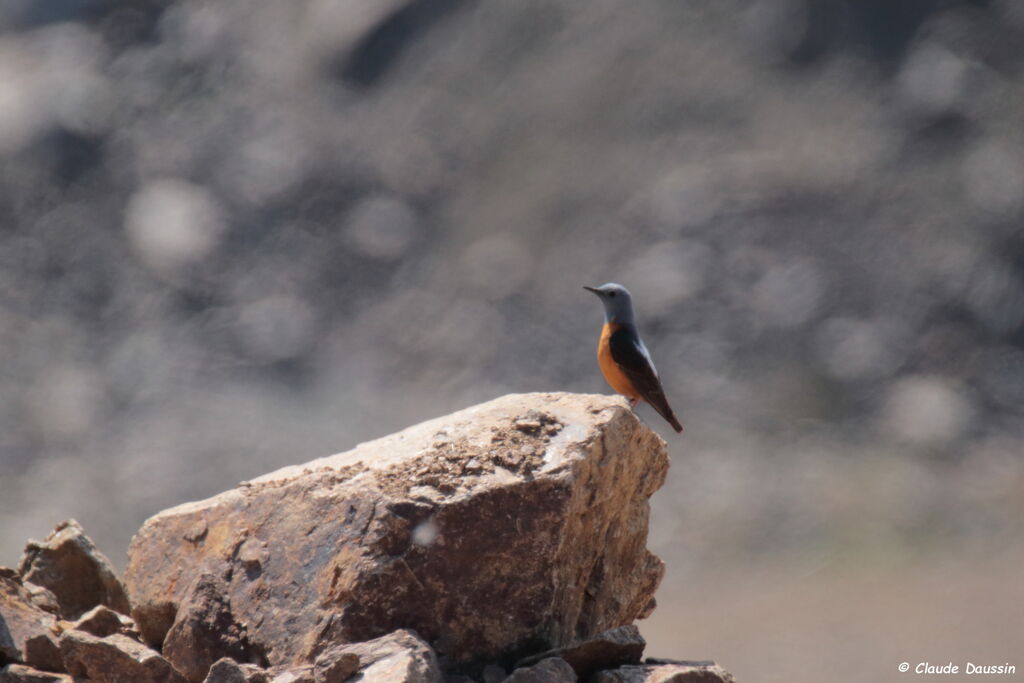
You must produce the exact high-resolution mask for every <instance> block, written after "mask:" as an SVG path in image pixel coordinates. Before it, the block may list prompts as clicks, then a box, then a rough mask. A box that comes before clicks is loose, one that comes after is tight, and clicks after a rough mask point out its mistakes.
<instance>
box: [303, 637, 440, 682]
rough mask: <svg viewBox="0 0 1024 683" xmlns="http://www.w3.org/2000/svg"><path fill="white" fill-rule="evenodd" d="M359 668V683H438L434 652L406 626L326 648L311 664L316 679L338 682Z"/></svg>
mask: <svg viewBox="0 0 1024 683" xmlns="http://www.w3.org/2000/svg"><path fill="white" fill-rule="evenodd" d="M353 664H354V666H352V665H353ZM356 671H358V672H359V680H360V681H361V682H362V683H392V682H393V683H403V682H404V683H441V681H442V676H441V669H440V668H439V666H438V663H437V656H436V655H435V654H434V651H433V650H431V649H430V646H429V645H427V644H426V643H425V642H423V639H421V638H420V637H419V636H418V635H416V634H415V633H413V632H412V631H408V630H405V629H402V630H399V631H395V632H394V633H389V634H388V635H386V636H381V637H380V638H374V639H373V640H369V641H367V642H365V643H353V644H352V645H343V646H339V647H335V648H333V649H331V650H328V651H327V652H325V653H324V654H322V655H320V656H319V657H318V658H317V660H316V664H315V665H314V667H313V675H314V680H315V683H341V681H344V680H347V679H348V677H349V676H350V675H351V674H353V673H355V672H356Z"/></svg>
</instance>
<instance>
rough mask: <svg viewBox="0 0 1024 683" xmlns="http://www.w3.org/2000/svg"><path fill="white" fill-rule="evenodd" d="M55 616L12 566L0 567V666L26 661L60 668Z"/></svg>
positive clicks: (49, 667)
mask: <svg viewBox="0 0 1024 683" xmlns="http://www.w3.org/2000/svg"><path fill="white" fill-rule="evenodd" d="M56 623H57V620H56V619H55V618H54V616H53V615H52V614H50V613H49V612H46V611H45V610H43V609H42V608H41V607H39V606H38V605H37V604H36V603H35V602H34V601H33V596H32V594H31V593H30V592H29V591H28V589H26V587H25V586H23V585H22V583H21V581H19V580H18V575H17V573H16V572H15V571H14V570H13V569H9V568H7V567H0V666H2V665H4V664H7V663H19V664H27V665H29V666H31V667H35V668H37V669H44V670H47V671H62V670H63V665H62V664H61V658H60V652H59V650H58V647H57V638H56V636H55V635H54V634H55V633H56Z"/></svg>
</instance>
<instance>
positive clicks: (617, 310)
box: [583, 282, 635, 325]
mask: <svg viewBox="0 0 1024 683" xmlns="http://www.w3.org/2000/svg"><path fill="white" fill-rule="evenodd" d="M583 289H585V290H587V291H590V292H593V293H594V294H596V295H597V298H599V299H600V300H601V303H602V304H604V320H605V322H609V323H619V324H620V325H633V324H635V323H634V320H633V297H631V296H630V295H629V290H628V289H626V288H625V287H623V286H622V285H618V284H615V283H614V282H609V283H608V284H604V285H601V286H600V287H586V286H584V287H583Z"/></svg>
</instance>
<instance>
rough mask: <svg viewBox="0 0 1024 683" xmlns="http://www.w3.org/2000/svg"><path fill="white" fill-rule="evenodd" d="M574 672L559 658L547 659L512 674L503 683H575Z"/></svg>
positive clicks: (567, 663)
mask: <svg viewBox="0 0 1024 683" xmlns="http://www.w3.org/2000/svg"><path fill="white" fill-rule="evenodd" d="M576 680H577V678H576V672H575V671H573V668H572V666H570V664H569V662H567V661H565V660H564V659H562V658H561V657H548V658H546V659H542V660H540V661H539V662H537V663H536V664H533V665H531V666H524V667H520V668H518V669H516V670H515V671H513V672H512V675H511V676H509V677H508V678H506V679H505V682H504V683H576Z"/></svg>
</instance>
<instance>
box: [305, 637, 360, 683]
mask: <svg viewBox="0 0 1024 683" xmlns="http://www.w3.org/2000/svg"><path fill="white" fill-rule="evenodd" d="M356 671H359V655H357V654H356V653H354V652H346V651H345V648H344V646H340V647H333V648H331V649H329V650H327V651H326V652H324V653H323V654H321V655H320V656H319V657H317V658H316V662H315V663H314V664H313V679H314V680H315V681H316V683H342V681H347V680H348V679H349V678H351V677H352V674H354V673H355V672H356Z"/></svg>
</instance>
